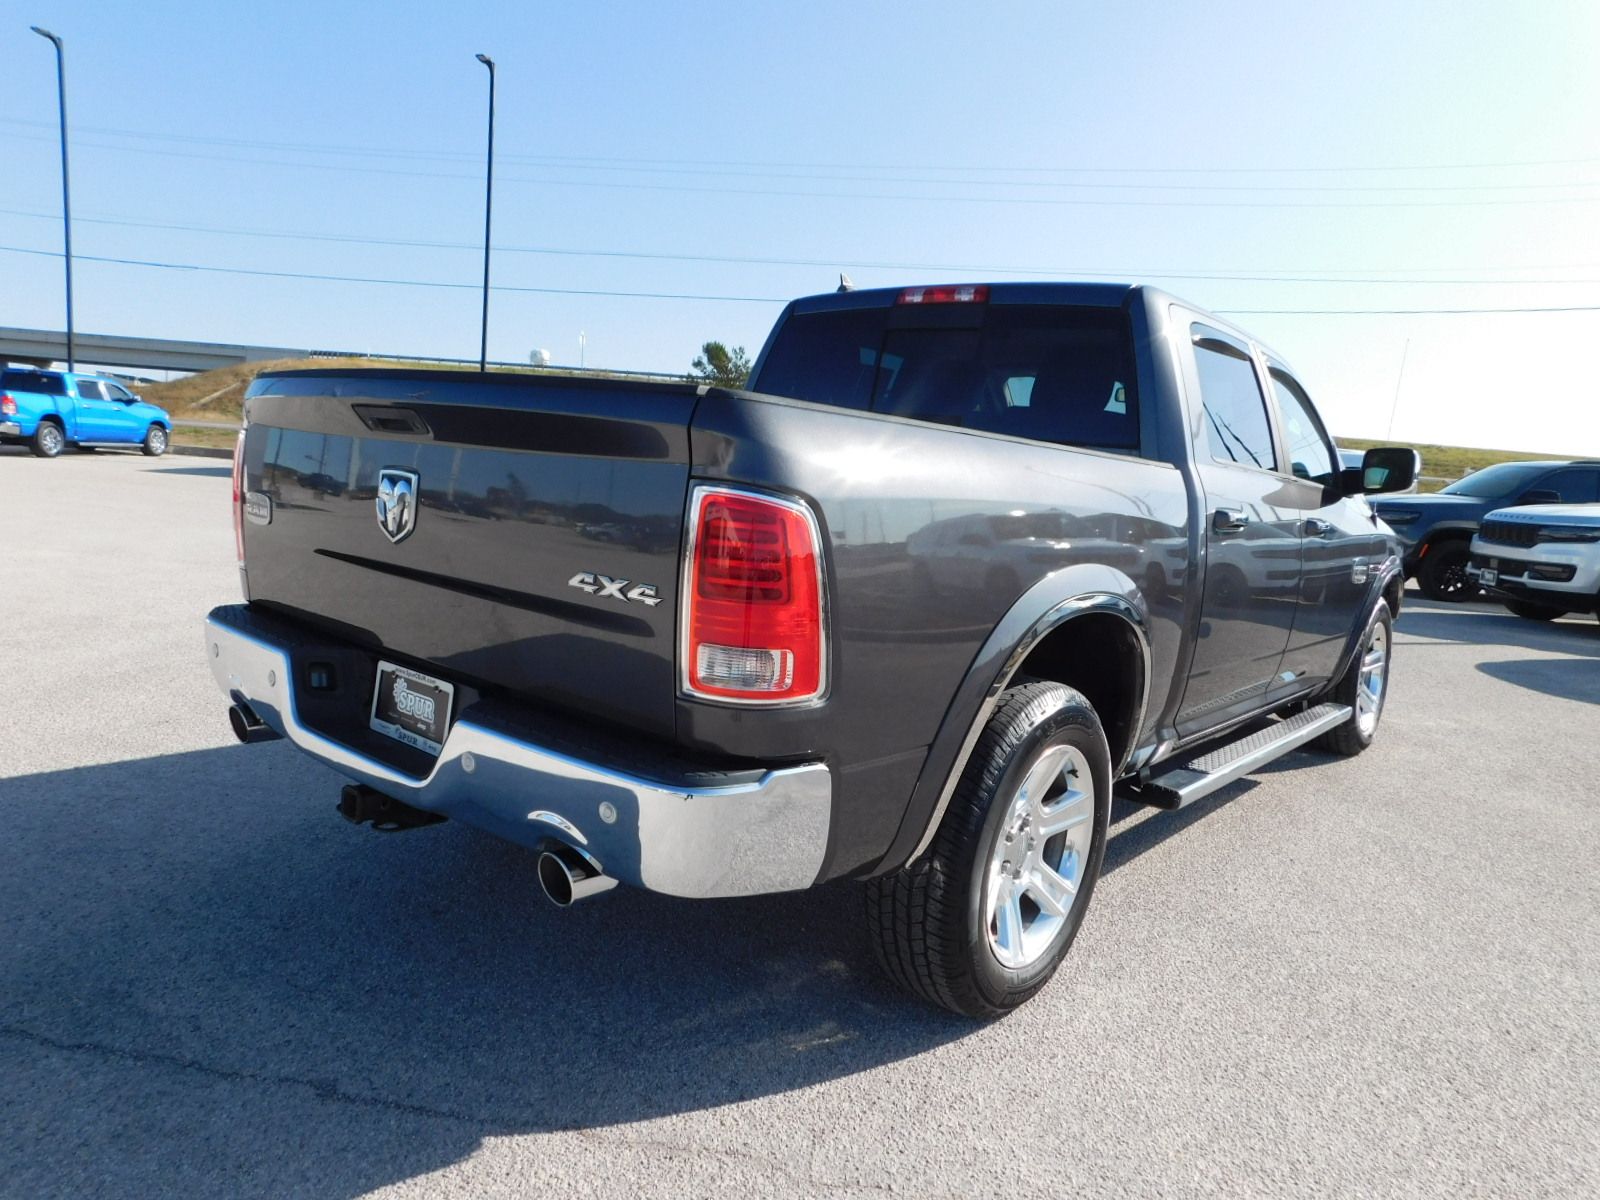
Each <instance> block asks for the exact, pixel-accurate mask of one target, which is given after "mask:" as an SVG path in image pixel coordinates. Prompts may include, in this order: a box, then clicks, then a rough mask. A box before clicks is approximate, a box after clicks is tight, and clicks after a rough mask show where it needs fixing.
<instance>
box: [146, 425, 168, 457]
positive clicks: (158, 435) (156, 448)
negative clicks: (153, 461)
mask: <svg viewBox="0 0 1600 1200" xmlns="http://www.w3.org/2000/svg"><path fill="white" fill-rule="evenodd" d="M144 452H145V453H146V454H148V455H149V456H150V457H151V458H160V457H161V456H162V455H163V454H165V453H166V452H167V431H166V430H165V429H163V428H162V427H161V426H159V425H152V426H150V428H149V429H147V430H146V431H145V435H144Z"/></svg>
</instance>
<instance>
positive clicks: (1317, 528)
mask: <svg viewBox="0 0 1600 1200" xmlns="http://www.w3.org/2000/svg"><path fill="white" fill-rule="evenodd" d="M1332 532H1333V523H1332V522H1331V521H1324V520H1323V519H1322V518H1321V517H1307V518H1306V536H1307V537H1327V536H1328V535H1329V534H1330V533H1332Z"/></svg>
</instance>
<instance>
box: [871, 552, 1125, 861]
mask: <svg viewBox="0 0 1600 1200" xmlns="http://www.w3.org/2000/svg"><path fill="white" fill-rule="evenodd" d="M1150 669H1151V668H1150V638H1149V631H1148V614H1147V610H1146V606H1145V602H1144V597H1143V595H1142V594H1141V592H1140V590H1139V587H1138V585H1137V584H1135V583H1134V582H1133V580H1131V579H1130V578H1128V576H1127V575H1125V574H1123V573H1122V572H1121V571H1118V570H1116V569H1115V568H1112V567H1106V566H1101V565H1097V564H1081V565H1079V566H1075V567H1069V568H1067V569H1066V570H1063V571H1058V572H1056V573H1054V574H1052V575H1049V576H1047V577H1045V578H1044V579H1042V580H1040V581H1039V582H1038V583H1036V584H1034V585H1033V587H1031V588H1029V589H1028V590H1027V591H1026V592H1025V593H1023V595H1022V597H1021V598H1020V599H1019V600H1018V601H1017V602H1016V603H1015V604H1014V605H1013V606H1012V607H1011V609H1010V610H1009V611H1008V612H1007V613H1006V615H1005V616H1004V617H1003V618H1001V620H1000V622H999V623H998V624H997V625H996V626H995V628H994V630H993V632H992V633H991V634H990V636H989V638H988V640H987V641H986V642H985V643H984V645H983V648H982V649H981V650H979V652H978V654H977V655H976V656H975V657H974V659H973V661H972V664H971V666H970V667H969V668H968V670H967V674H966V677H965V678H964V679H963V680H962V682H961V685H960V687H959V688H957V690H956V694H955V699H954V700H953V701H952V702H951V704H950V707H949V709H947V710H946V712H945V716H944V719H943V721H941V723H940V726H939V731H938V733H937V734H936V735H935V737H934V740H933V742H932V744H931V745H930V746H929V748H928V755H927V757H926V759H925V760H924V762H923V767H922V771H921V774H920V775H919V776H918V778H917V782H916V785H915V787H914V788H913V790H912V795H911V799H910V803H909V804H908V805H907V809H906V815H905V817H904V819H903V820H902V822H901V826H900V830H899V832H898V833H897V834H896V836H895V839H894V842H893V843H892V844H891V846H890V848H889V851H888V853H887V854H885V855H884V857H883V859H882V860H881V861H880V862H879V863H878V865H877V867H876V871H879V872H881V871H886V870H893V869H895V868H897V867H899V866H902V865H904V864H905V863H908V862H911V861H913V860H915V859H916V858H918V857H920V856H921V854H922V853H923V851H925V850H926V849H927V847H928V844H929V843H930V842H931V841H932V840H933V835H934V833H935V832H936V831H937V830H938V828H939V822H940V821H941V820H942V819H943V817H944V813H945V810H946V808H947V807H948V805H949V802H950V796H951V793H952V792H953V791H954V790H955V786H956V783H957V782H958V781H959V780H960V778H961V772H962V771H963V770H964V769H965V768H966V765H967V761H968V759H969V758H970V757H971V755H972V751H973V748H974V747H975V745H976V744H977V740H978V736H979V734H980V733H981V732H982V731H983V727H984V724H985V722H987V720H988V719H989V715H990V714H991V713H992V712H993V711H994V707H995V705H996V704H997V703H998V702H999V699H1000V696H1001V694H1002V693H1003V692H1004V691H1005V690H1006V688H1007V687H1009V686H1011V685H1012V684H1013V683H1014V682H1016V681H1017V680H1019V679H1025V678H1031V679H1043V680H1049V681H1051V682H1056V683H1062V684H1065V685H1067V686H1069V687H1073V688H1076V689H1077V690H1078V691H1080V692H1082V693H1083V694H1084V696H1085V697H1086V698H1087V699H1088V700H1089V702H1090V703H1091V704H1093V705H1094V707H1095V711H1096V713H1097V714H1098V715H1099V716H1100V718H1101V722H1102V724H1103V725H1104V727H1105V730H1106V738H1107V741H1108V742H1109V743H1110V748H1111V762H1112V768H1113V774H1119V773H1120V772H1121V771H1122V769H1123V768H1124V767H1125V765H1126V763H1127V761H1128V759H1129V758H1130V757H1131V755H1132V753H1133V751H1134V749H1135V747H1136V746H1137V744H1138V739H1139V733H1140V730H1141V727H1142V725H1143V723H1144V717H1145V713H1146V708H1147V706H1148V704H1149V698H1150V686H1151V680H1150ZM1102 705H1103V706H1104V707H1102Z"/></svg>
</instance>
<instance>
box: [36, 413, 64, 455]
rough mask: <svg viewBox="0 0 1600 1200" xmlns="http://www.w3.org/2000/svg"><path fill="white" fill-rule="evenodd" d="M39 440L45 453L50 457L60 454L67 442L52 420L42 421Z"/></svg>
mask: <svg viewBox="0 0 1600 1200" xmlns="http://www.w3.org/2000/svg"><path fill="white" fill-rule="evenodd" d="M39 441H40V444H42V445H43V446H44V452H45V454H47V455H48V456H49V457H51V458H54V457H55V456H56V455H58V454H60V453H61V451H62V450H63V449H64V448H65V446H66V444H67V439H66V438H64V437H63V436H62V435H61V429H60V428H59V427H58V426H57V425H56V424H55V422H54V421H46V422H45V423H44V426H43V427H42V428H41V429H40V431H39Z"/></svg>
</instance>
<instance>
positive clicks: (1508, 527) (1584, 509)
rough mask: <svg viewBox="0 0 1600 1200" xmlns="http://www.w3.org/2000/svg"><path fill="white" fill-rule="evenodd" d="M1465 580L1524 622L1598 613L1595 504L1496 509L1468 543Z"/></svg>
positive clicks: (1599, 520) (1599, 549)
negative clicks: (1470, 544) (1468, 559)
mask: <svg viewBox="0 0 1600 1200" xmlns="http://www.w3.org/2000/svg"><path fill="white" fill-rule="evenodd" d="M1467 575H1468V577H1469V578H1470V579H1471V580H1472V581H1473V582H1474V583H1475V584H1477V585H1478V586H1479V587H1481V588H1483V590H1484V591H1486V592H1488V593H1489V595H1491V596H1493V597H1494V598H1495V599H1497V600H1500V601H1501V602H1502V603H1504V604H1505V606H1506V607H1507V608H1508V609H1510V610H1511V611H1512V612H1514V613H1515V614H1516V615H1517V616H1519V617H1526V618H1527V619H1528V620H1530V621H1553V620H1555V619H1556V618H1557V617H1563V616H1566V614H1568V613H1573V612H1592V613H1600V504H1531V505H1528V506H1527V507H1524V508H1502V509H1496V510H1495V511H1494V512H1491V513H1490V514H1489V515H1488V516H1486V517H1484V519H1483V524H1482V525H1481V526H1480V527H1479V529H1478V536H1477V537H1475V538H1473V539H1472V561H1471V562H1470V563H1469V564H1468V566H1467Z"/></svg>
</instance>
